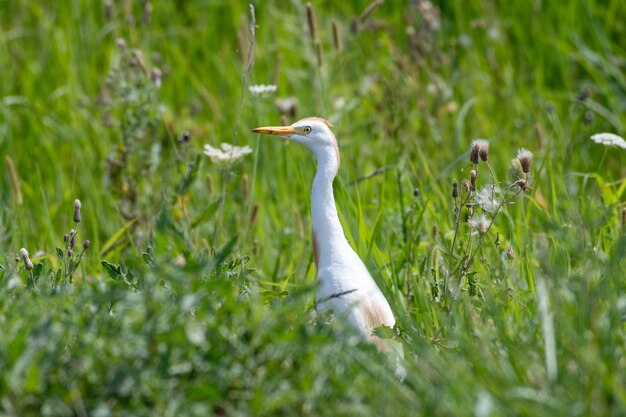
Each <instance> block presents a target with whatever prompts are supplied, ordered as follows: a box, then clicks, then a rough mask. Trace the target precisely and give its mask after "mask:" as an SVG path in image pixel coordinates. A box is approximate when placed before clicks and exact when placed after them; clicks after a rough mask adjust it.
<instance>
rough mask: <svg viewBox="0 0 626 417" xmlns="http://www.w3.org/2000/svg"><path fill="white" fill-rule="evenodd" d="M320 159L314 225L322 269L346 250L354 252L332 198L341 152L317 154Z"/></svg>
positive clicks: (313, 203)
mask: <svg viewBox="0 0 626 417" xmlns="http://www.w3.org/2000/svg"><path fill="white" fill-rule="evenodd" d="M314 152H315V155H316V156H317V172H316V174H315V179H314V180H313V189H312V191H311V225H312V229H313V246H314V247H313V250H314V251H315V252H316V253H315V255H316V256H315V257H316V263H317V267H318V269H319V268H320V266H323V265H326V264H328V263H329V262H333V260H334V258H335V257H336V256H339V254H341V253H343V252H344V251H345V250H352V249H351V248H350V245H349V244H348V241H347V240H346V237H345V234H344V232H343V228H342V227H341V223H340V222H339V216H338V215H337V206H336V205H335V197H334V195H333V180H334V178H335V176H336V175H337V171H338V169H339V152H338V151H337V149H333V148H332V147H324V148H321V149H318V150H314Z"/></svg>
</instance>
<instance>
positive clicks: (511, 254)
mask: <svg viewBox="0 0 626 417" xmlns="http://www.w3.org/2000/svg"><path fill="white" fill-rule="evenodd" d="M504 253H506V257H507V258H509V259H513V258H515V252H513V248H512V247H511V246H507V247H506V249H505V250H504Z"/></svg>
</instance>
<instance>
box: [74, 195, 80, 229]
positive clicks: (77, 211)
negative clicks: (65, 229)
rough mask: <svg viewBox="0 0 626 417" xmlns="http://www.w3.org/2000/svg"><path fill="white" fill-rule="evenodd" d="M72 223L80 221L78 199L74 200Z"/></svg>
mask: <svg viewBox="0 0 626 417" xmlns="http://www.w3.org/2000/svg"><path fill="white" fill-rule="evenodd" d="M74 223H77V224H78V223H80V200H79V199H78V198H77V199H76V200H74Z"/></svg>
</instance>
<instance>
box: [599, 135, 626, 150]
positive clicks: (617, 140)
mask: <svg viewBox="0 0 626 417" xmlns="http://www.w3.org/2000/svg"><path fill="white" fill-rule="evenodd" d="M591 140H592V141H594V142H595V143H599V144H601V145H604V146H617V147H618V148H622V149H626V140H624V138H622V137H621V136H618V135H616V134H614V133H596V134H595V135H593V136H591Z"/></svg>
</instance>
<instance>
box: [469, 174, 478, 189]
mask: <svg viewBox="0 0 626 417" xmlns="http://www.w3.org/2000/svg"><path fill="white" fill-rule="evenodd" d="M476 175H477V174H476V170H475V169H473V170H471V171H470V185H471V187H472V191H476Z"/></svg>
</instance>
